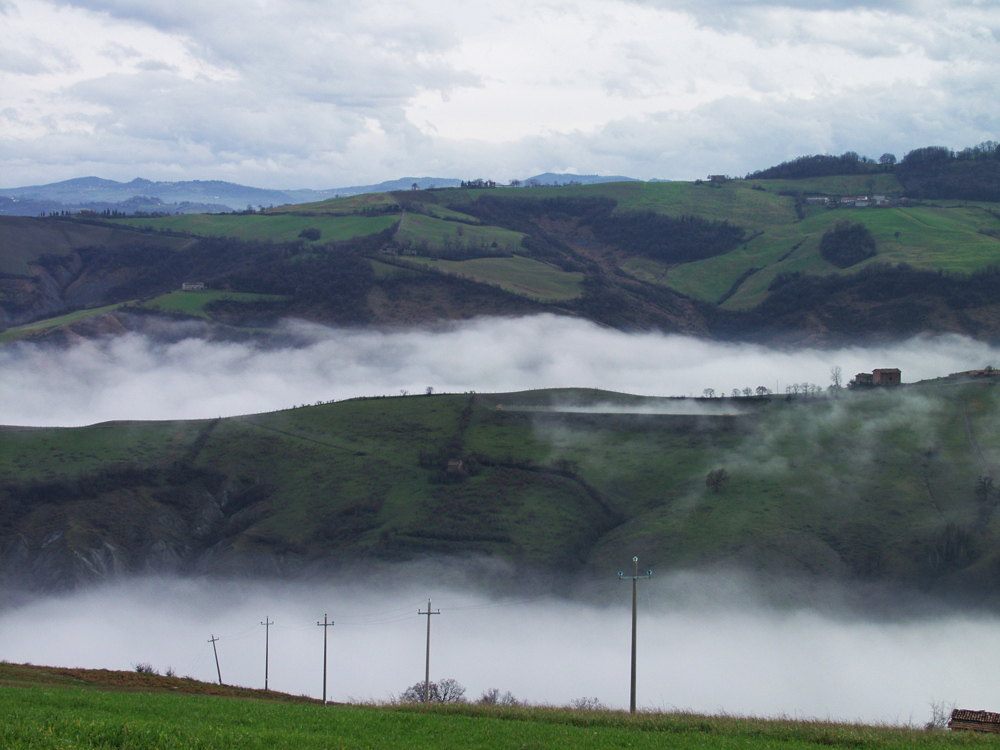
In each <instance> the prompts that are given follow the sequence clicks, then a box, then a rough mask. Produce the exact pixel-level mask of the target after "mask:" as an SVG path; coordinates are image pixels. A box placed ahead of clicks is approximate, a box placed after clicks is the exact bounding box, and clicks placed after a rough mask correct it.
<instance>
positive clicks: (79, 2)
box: [0, 0, 1000, 188]
mask: <svg viewBox="0 0 1000 750" xmlns="http://www.w3.org/2000/svg"><path fill="white" fill-rule="evenodd" d="M996 11H997V5H996V3H995V2H993V0H978V1H977V0H965V1H961V0H942V1H941V2H937V3H926V2H918V0H898V1H895V2H893V1H891V0H884V1H882V2H864V3H861V2H851V1H846V2H825V1H824V2H805V1H804V0H758V1H757V2H736V1H735V0H697V2H696V1H695V0H580V1H579V2H573V3H569V2H549V3H544V4H540V3H535V2H528V0H483V2H478V3H466V2H458V0H433V2H431V1H430V0H407V1H406V2H401V1H397V0H386V1H384V2H378V3H375V2H357V3H318V4H317V3H315V2H309V1H307V0H261V2H255V3H244V2H237V1H236V0H219V1H218V2H213V3H204V2H193V0H171V1H170V2H167V0H142V1H140V0H7V2H4V3H3V4H2V5H0V18H2V23H3V26H4V44H3V50H2V53H0V76H2V90H3V93H2V103H0V165H2V175H3V176H2V178H0V179H2V186H3V187H14V186H18V185H27V184H39V183H45V182H52V181H56V180H60V179H68V178H71V177H80V176H85V175H88V174H95V175H98V176H101V177H107V178H113V179H123V180H127V179H131V178H133V177H135V176H142V177H146V178H149V179H226V180H231V181H236V182H241V183H245V184H252V185H258V186H262V187H313V188H329V187H337V186H342V185H349V184H364V183H373V182H378V181H381V180H385V179H393V178H397V177H402V176H409V175H414V176H419V175H435V176H456V177H474V176H484V177H492V178H494V179H497V180H503V181H506V180H509V179H511V178H514V177H519V178H523V177H526V176H529V175H531V174H535V173H538V172H543V171H556V172H562V171H570V172H579V173H603V174H627V175H631V176H635V177H640V178H644V179H649V178H654V177H657V178H673V179H690V178H694V177H703V176H704V175H705V174H707V173H709V172H727V173H731V174H742V173H744V172H746V171H750V170H753V169H757V168H762V167H766V166H768V165H770V164H772V163H776V162H778V161H781V160H784V159H788V158H793V157H795V156H799V155H802V154H806V153H824V152H830V153H841V152H843V151H846V150H856V151H858V152H860V153H863V154H866V155H869V156H873V157H878V156H879V155H880V154H881V153H883V152H886V151H888V152H894V153H896V154H897V155H898V156H902V155H903V154H904V153H905V152H906V151H908V150H910V149H912V148H916V147H920V146H925V145H932V144H939V145H946V146H951V147H962V146H966V145H973V144H975V143H978V142H979V141H982V140H984V139H988V138H994V139H995V138H996V137H997V133H998V130H1000V128H998V124H1000V110H997V108H996V106H995V103H996V102H997V101H998V100H1000V76H998V75H997V74H998V72H1000V44H998V43H997V42H998V39H1000V13H997V12H996Z"/></svg>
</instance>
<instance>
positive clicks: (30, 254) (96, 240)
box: [0, 216, 191, 276]
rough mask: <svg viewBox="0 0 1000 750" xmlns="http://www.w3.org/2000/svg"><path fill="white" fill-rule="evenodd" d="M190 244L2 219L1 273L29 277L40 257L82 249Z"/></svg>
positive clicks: (102, 229) (17, 218) (59, 222)
mask: <svg viewBox="0 0 1000 750" xmlns="http://www.w3.org/2000/svg"><path fill="white" fill-rule="evenodd" d="M190 242H191V240H190V239H188V238H185V237H164V236H156V235H148V234H144V233H142V232H135V231H132V229H131V228H128V227H123V228H118V227H114V226H94V225H92V224H83V223H78V222H74V221H71V220H65V221H62V220H59V219H46V220H44V221H42V220H39V219H35V218H30V217H27V216H3V217H0V273H10V274H19V275H22V276H23V275H29V274H30V269H29V267H28V264H29V263H33V262H35V261H36V260H37V259H38V257H39V255H42V254H49V255H68V254H69V253H71V252H72V251H73V249H74V248H78V247H89V246H96V245H104V246H107V247H112V248H115V247H123V246H135V245H139V246H144V247H149V246H161V247H163V246H165V247H170V248H181V247H183V246H185V245H187V244H189V243H190Z"/></svg>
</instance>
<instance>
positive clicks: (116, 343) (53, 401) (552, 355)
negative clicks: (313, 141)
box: [0, 315, 997, 426]
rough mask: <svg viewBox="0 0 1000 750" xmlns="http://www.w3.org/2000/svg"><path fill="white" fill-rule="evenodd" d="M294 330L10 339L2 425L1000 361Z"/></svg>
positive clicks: (904, 347) (910, 348)
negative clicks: (255, 340) (249, 336)
mask: <svg viewBox="0 0 1000 750" xmlns="http://www.w3.org/2000/svg"><path fill="white" fill-rule="evenodd" d="M287 326H288V329H289V332H290V333H291V334H292V335H294V337H295V339H296V340H297V341H298V345H297V346H293V347H287V348H258V347H256V346H253V345H249V344H240V343H219V342H208V341H204V340H201V339H198V338H188V339H182V340H180V341H177V342H174V343H158V342H157V341H154V340H152V339H149V338H146V337H143V336H137V335H126V336H121V337H115V338H108V339H104V340H98V341H84V342H82V343H80V344H79V345H77V346H73V347H70V348H54V347H51V346H39V345H33V344H19V345H13V346H6V347H3V348H0V383H2V384H3V396H2V398H0V424H8V425H11V424H16V425H38V426H73V425H83V424H92V423H95V422H100V421H105V420H117V419H124V420H137V419H195V418H212V417H219V416H232V415H237V414H247V413H256V412H262V411H271V410H275V409H286V408H290V407H293V406H298V405H303V404H313V403H315V402H317V401H329V400H340V399H344V398H352V397H355V396H379V395H387V396H395V395H399V394H400V393H403V392H406V393H410V394H416V393H424V392H425V391H426V389H427V388H432V389H434V390H435V391H436V392H466V391H477V392H492V391H516V390H522V389H531V388H555V387H589V388H601V389H605V390H612V391H622V392H627V393H635V394H642V395H652V396H701V395H702V393H703V391H704V389H706V388H711V389H713V390H714V391H715V393H716V394H717V395H720V396H721V395H728V394H729V393H730V392H731V391H732V389H734V388H738V389H741V390H742V389H743V388H747V387H749V388H752V389H753V388H756V387H757V386H764V387H766V388H769V389H771V390H774V391H776V392H778V393H783V392H784V390H785V388H786V386H788V385H789V384H790V383H796V384H800V383H807V382H808V383H811V384H814V385H818V386H821V387H823V388H825V387H826V386H827V385H829V383H830V369H831V367H834V366H839V367H841V368H842V371H843V373H844V375H845V376H846V378H847V379H849V378H850V377H851V376H853V374H854V373H856V372H862V371H871V370H872V369H873V368H876V367H898V368H899V369H900V370H902V373H903V380H904V381H905V382H913V381H916V380H920V379H924V378H933V377H938V376H942V375H947V374H948V373H951V372H956V371H961V370H968V369H972V368H981V367H984V366H986V365H988V364H990V363H991V362H992V363H994V364H996V363H997V350H996V348H994V347H991V346H990V345H988V344H985V343H983V342H979V341H974V340H972V339H967V338H962V337H959V336H951V335H948V336H940V337H933V338H918V339H910V340H908V341H900V342H898V343H896V344H893V345H879V346H857V347H849V348H844V349H836V350H830V349H818V348H817V349H809V348H798V349H773V348H768V347H764V346H757V345H749V344H723V343H715V342H710V341H704V340H700V339H695V338H690V337H684V336H677V335H664V334H659V333H634V334H628V333H622V332H620V331H615V330H612V329H608V328H603V327H600V326H597V325H595V324H593V323H590V322H587V321H582V320H574V319H571V318H566V317H557V316H551V315H542V316H536V317H528V318H511V319H507V318H502V319H496V318H484V319H479V320H476V321H472V322H469V323H464V324H456V325H449V326H442V327H439V328H435V329H413V330H393V331H377V330H370V329H335V328H324V327H321V326H314V325H307V324H303V323H288V324H287ZM845 382H846V379H845Z"/></svg>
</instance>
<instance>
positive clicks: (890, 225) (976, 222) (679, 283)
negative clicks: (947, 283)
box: [624, 206, 1000, 309]
mask: <svg viewBox="0 0 1000 750" xmlns="http://www.w3.org/2000/svg"><path fill="white" fill-rule="evenodd" d="M845 220H847V221H851V222H858V223H861V224H864V225H865V226H867V227H868V229H869V230H870V231H871V233H872V235H873V236H874V237H875V241H876V243H877V246H878V255H877V256H876V257H875V258H872V259H871V260H868V261H865V262H863V263H859V264H857V265H855V266H852V267H851V268H848V269H839V268H837V267H836V266H833V265H831V264H829V263H827V261H826V260H825V259H824V258H823V257H822V256H821V255H820V252H819V242H820V239H821V238H822V236H823V233H824V232H825V231H827V230H828V229H830V228H832V227H833V225H834V224H836V223H837V222H838V221H845ZM982 230H987V231H989V230H994V231H998V232H1000V219H998V218H997V217H995V216H993V215H992V214H990V213H988V212H987V211H985V210H983V209H981V208H979V207H970V206H955V207H938V206H914V207H909V208H902V207H900V208H869V209H853V210H827V209H825V208H822V207H811V208H810V209H808V211H807V214H806V218H805V219H804V220H802V221H800V222H796V223H794V224H786V225H781V226H778V227H774V228H770V229H768V230H767V231H765V232H764V234H763V235H761V236H759V237H756V238H754V239H752V240H751V241H750V242H748V243H747V244H746V245H745V246H740V247H738V248H737V249H736V250H734V251H732V252H730V253H727V254H726V255H721V256H716V257H714V258H708V259H706V260H702V261H698V262H695V263H687V264H683V265H680V266H675V267H672V268H667V267H665V266H663V265H661V264H657V263H655V262H654V261H649V260H648V259H631V260H629V261H627V262H626V263H625V264H624V269H625V270H626V271H628V272H629V273H631V274H633V275H635V276H637V277H639V278H643V280H649V281H652V280H657V282H658V283H662V284H665V285H667V286H669V287H671V288H672V289H675V290H677V291H679V292H682V293H684V294H689V295H691V296H694V297H697V298H699V299H703V300H706V301H710V302H716V301H718V300H719V299H720V297H721V296H722V295H723V294H725V293H726V292H727V291H728V290H729V288H730V287H731V286H732V285H733V283H734V282H735V281H736V280H737V279H738V278H739V277H740V276H741V275H742V274H744V273H746V272H747V271H748V270H750V269H754V268H757V269H760V270H759V271H758V272H757V273H755V274H754V275H753V276H751V277H750V278H748V279H747V280H746V281H745V282H744V283H743V284H742V285H741V287H740V289H739V290H738V291H737V293H736V294H735V295H733V297H731V298H730V299H729V300H728V302H727V303H726V307H727V308H729V309H747V308H750V307H753V306H754V305H756V304H759V303H760V302H762V301H763V299H764V298H765V297H766V295H767V287H768V285H769V284H770V283H771V282H772V281H773V280H774V277H775V276H777V275H778V274H779V273H788V272H796V271H799V272H802V273H809V274H818V275H824V274H830V273H836V274H849V273H856V272H857V271H858V270H860V269H862V268H864V267H865V266H867V265H870V264H872V263H886V262H888V263H892V264H893V265H897V264H900V263H908V264H909V265H911V266H914V267H916V268H926V269H940V270H945V271H951V272H958V273H969V272H972V271H977V270H980V269H983V268H986V267H987V266H989V265H992V264H995V263H996V259H997V257H998V256H1000V237H995V236H990V235H988V234H984V233H983V232H982ZM956 248H961V252H956Z"/></svg>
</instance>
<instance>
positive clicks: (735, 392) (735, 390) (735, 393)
mask: <svg viewBox="0 0 1000 750" xmlns="http://www.w3.org/2000/svg"><path fill="white" fill-rule="evenodd" d="M739 397H740V389H739V388H733V398H739Z"/></svg>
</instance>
